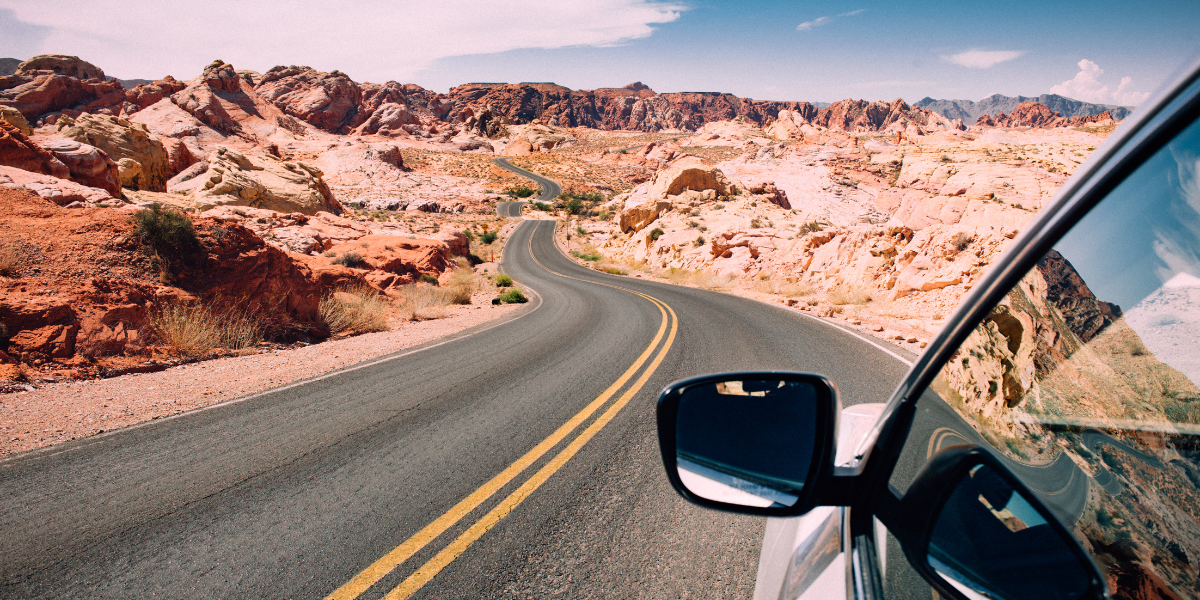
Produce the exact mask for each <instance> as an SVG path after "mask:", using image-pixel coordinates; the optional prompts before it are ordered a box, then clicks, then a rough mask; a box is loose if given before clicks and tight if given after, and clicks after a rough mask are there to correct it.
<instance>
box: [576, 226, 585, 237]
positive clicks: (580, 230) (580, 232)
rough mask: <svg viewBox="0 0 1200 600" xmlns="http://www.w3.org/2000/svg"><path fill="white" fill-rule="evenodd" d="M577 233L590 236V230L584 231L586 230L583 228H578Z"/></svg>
mask: <svg viewBox="0 0 1200 600" xmlns="http://www.w3.org/2000/svg"><path fill="white" fill-rule="evenodd" d="M575 233H578V234H579V235H587V234H588V230H586V229H584V228H582V227H576V228H575Z"/></svg>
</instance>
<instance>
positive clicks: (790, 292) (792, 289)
mask: <svg viewBox="0 0 1200 600" xmlns="http://www.w3.org/2000/svg"><path fill="white" fill-rule="evenodd" d="M751 288H753V289H754V291H756V292H762V293H764V294H775V295H777V296H787V297H788V298H795V297H797V296H811V295H812V294H813V292H815V291H816V290H815V289H814V288H813V286H812V285H810V284H807V283H792V282H790V281H787V280H780V279H770V278H765V279H756V280H754V282H753V283H752V284H751Z"/></svg>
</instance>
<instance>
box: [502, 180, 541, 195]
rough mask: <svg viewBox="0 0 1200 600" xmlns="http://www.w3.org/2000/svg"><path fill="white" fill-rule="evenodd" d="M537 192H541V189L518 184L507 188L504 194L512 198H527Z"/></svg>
mask: <svg viewBox="0 0 1200 600" xmlns="http://www.w3.org/2000/svg"><path fill="white" fill-rule="evenodd" d="M539 192H541V188H535V187H530V186H527V185H525V184H523V183H518V184H517V185H514V186H512V187H509V188H508V190H507V191H505V192H504V193H506V194H508V195H509V196H511V197H513V198H528V197H530V196H532V195H534V194H537V193H539Z"/></svg>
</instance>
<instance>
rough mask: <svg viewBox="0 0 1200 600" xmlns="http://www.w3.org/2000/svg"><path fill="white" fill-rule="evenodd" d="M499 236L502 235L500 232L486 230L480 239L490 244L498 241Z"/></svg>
mask: <svg viewBox="0 0 1200 600" xmlns="http://www.w3.org/2000/svg"><path fill="white" fill-rule="evenodd" d="M498 237H500V234H498V233H496V232H495V231H485V232H483V233H482V234H481V235H480V236H479V241H481V242H483V243H485V244H490V243H492V242H494V241H496V238H498Z"/></svg>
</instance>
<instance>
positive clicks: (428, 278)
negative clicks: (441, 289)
mask: <svg viewBox="0 0 1200 600" xmlns="http://www.w3.org/2000/svg"><path fill="white" fill-rule="evenodd" d="M417 281H419V282H421V283H427V284H429V285H432V286H434V287H437V285H438V278H437V277H434V276H433V275H430V274H429V273H421V276H420V277H418V278H417Z"/></svg>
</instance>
